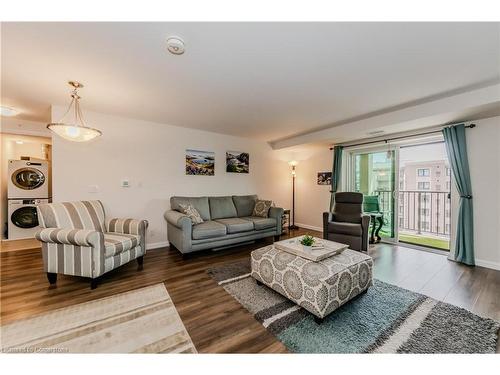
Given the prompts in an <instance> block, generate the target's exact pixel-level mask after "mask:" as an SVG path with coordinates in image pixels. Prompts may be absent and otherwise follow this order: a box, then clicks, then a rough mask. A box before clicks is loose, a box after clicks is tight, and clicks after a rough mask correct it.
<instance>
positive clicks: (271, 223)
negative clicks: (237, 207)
mask: <svg viewBox="0 0 500 375" xmlns="http://www.w3.org/2000/svg"><path fill="white" fill-rule="evenodd" d="M242 219H245V220H249V221H251V222H253V226H254V228H255V230H262V229H269V228H273V227H276V219H275V218H272V217H257V216H248V217H244V218H242Z"/></svg>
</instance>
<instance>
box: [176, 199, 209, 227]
mask: <svg viewBox="0 0 500 375" xmlns="http://www.w3.org/2000/svg"><path fill="white" fill-rule="evenodd" d="M179 207H180V208H181V210H182V213H183V214H185V215H187V216H189V218H190V219H191V221H192V222H193V224H201V223H203V219H202V218H201V215H200V213H199V212H198V210H197V209H196V208H194V207H193V206H192V205H191V204H182V203H179Z"/></svg>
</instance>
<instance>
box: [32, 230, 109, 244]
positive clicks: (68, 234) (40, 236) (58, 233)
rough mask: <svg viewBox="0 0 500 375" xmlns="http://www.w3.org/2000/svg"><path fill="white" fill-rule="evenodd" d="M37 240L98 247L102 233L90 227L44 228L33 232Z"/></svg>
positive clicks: (102, 240) (101, 240)
mask: <svg viewBox="0 0 500 375" xmlns="http://www.w3.org/2000/svg"><path fill="white" fill-rule="evenodd" d="M35 238H36V239H37V240H38V241H42V242H49V243H58V244H66V245H74V246H91V247H96V248H100V246H101V245H102V244H104V234H103V233H102V232H98V231H96V230H92V229H62V228H45V229H41V230H39V231H38V232H36V234H35Z"/></svg>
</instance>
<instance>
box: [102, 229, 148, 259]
mask: <svg viewBox="0 0 500 375" xmlns="http://www.w3.org/2000/svg"><path fill="white" fill-rule="evenodd" d="M140 243H141V237H140V236H137V235H135V234H123V233H114V232H113V233H110V232H108V233H104V257H105V258H108V257H112V256H114V255H117V254H120V253H122V252H123V251H127V250H130V249H133V248H134V247H136V246H138V245H139V244H140Z"/></svg>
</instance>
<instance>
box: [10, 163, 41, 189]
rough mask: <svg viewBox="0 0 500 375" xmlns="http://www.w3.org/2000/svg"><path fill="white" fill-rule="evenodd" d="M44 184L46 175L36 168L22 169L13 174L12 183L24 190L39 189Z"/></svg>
mask: <svg viewBox="0 0 500 375" xmlns="http://www.w3.org/2000/svg"><path fill="white" fill-rule="evenodd" d="M44 182H45V175H44V174H43V173H42V172H41V171H40V170H38V169H36V168H32V167H26V168H20V169H18V170H16V171H15V172H14V173H12V183H13V184H14V185H15V186H17V187H18V188H20V189H23V190H33V189H36V188H39V187H40V186H42V185H43V183H44Z"/></svg>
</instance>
